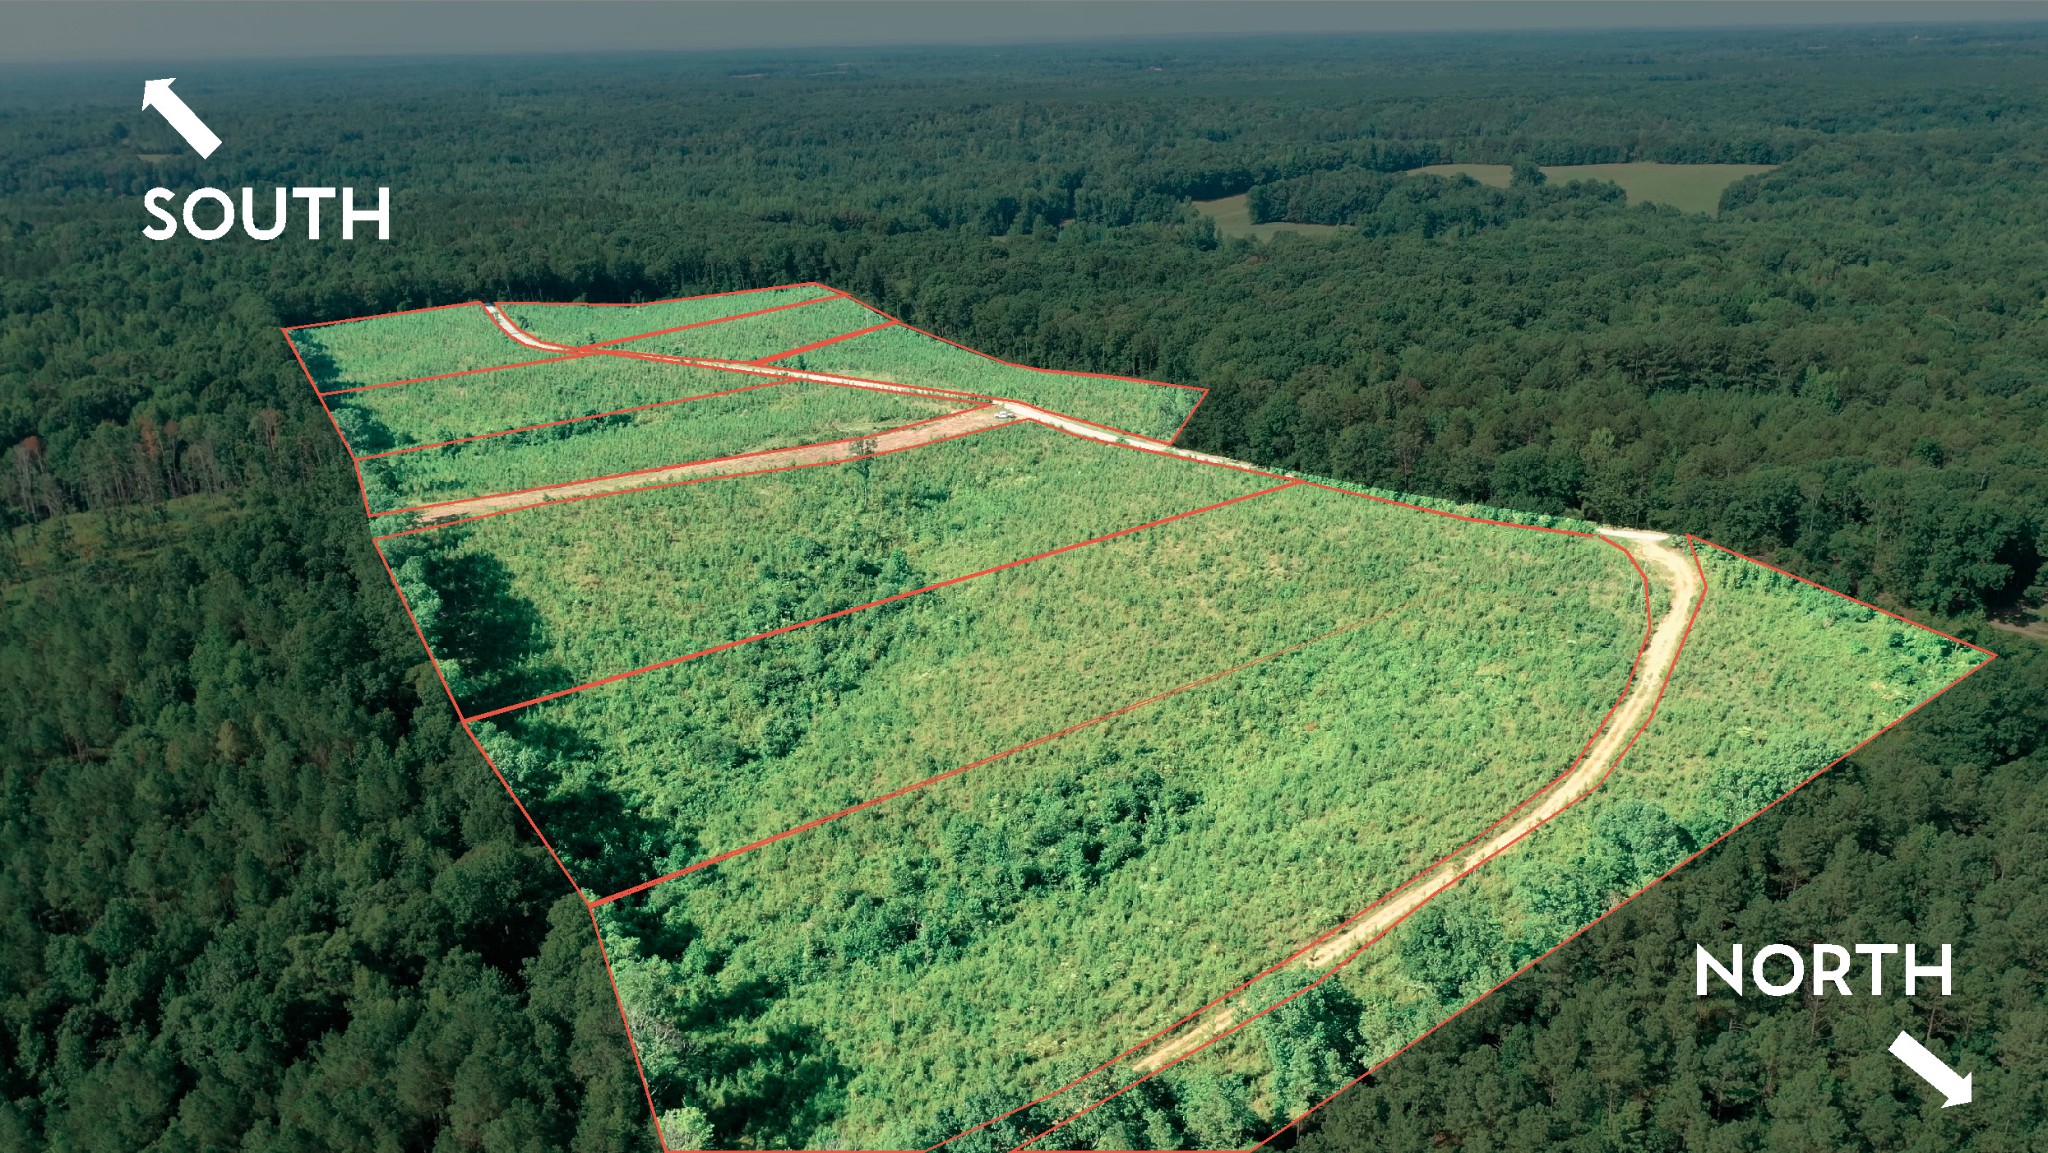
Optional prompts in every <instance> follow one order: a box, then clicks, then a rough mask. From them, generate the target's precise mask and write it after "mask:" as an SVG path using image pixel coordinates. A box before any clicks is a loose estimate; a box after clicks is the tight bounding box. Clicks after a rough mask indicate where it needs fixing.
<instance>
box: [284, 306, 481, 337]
mask: <svg viewBox="0 0 2048 1153" xmlns="http://www.w3.org/2000/svg"><path fill="white" fill-rule="evenodd" d="M475 303H476V301H474V300H458V301H456V302H455V303H453V304H429V305H424V306H422V307H420V308H398V309H393V310H392V311H390V312H373V313H371V314H370V315H368V316H344V317H342V318H341V319H340V320H314V321H309V322H307V323H305V324H287V325H285V326H284V327H282V328H281V329H279V331H280V332H297V331H298V330H300V329H302V328H326V327H327V326H328V325H330V324H354V323H355V322H356V321H358V320H382V319H384V318H385V317H387V316H410V315H412V314H413V313H415V312H439V311H440V310H441V309H444V308H461V307H463V306H464V305H469V304H475ZM287 339H289V338H287Z"/></svg>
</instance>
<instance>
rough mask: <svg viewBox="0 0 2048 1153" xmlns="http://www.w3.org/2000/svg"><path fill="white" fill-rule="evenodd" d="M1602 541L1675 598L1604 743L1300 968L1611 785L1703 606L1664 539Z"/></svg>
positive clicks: (1387, 922) (1170, 1046)
mask: <svg viewBox="0 0 2048 1153" xmlns="http://www.w3.org/2000/svg"><path fill="white" fill-rule="evenodd" d="M1601 535H1603V536H1607V537H1610V538H1618V539H1620V540H1622V541H1625V542H1627V546H1629V547H1631V551H1633V552H1635V553H1636V555H1638V556H1639V557H1641V558H1642V559H1644V560H1647V561H1649V562H1650V563H1651V565H1652V566H1653V567H1654V568H1655V569H1656V571H1657V572H1658V574H1660V581H1659V583H1661V584H1663V585H1665V587H1666V589H1667V591H1669V593H1670V594H1671V599H1670V603H1669V606H1668V607H1667V608H1666V609H1665V611H1664V616H1663V619H1661V620H1659V621H1658V622H1657V624H1656V627H1655V628H1654V629H1653V630H1652V632H1651V634H1650V641H1649V644H1648V645H1647V646H1646V647H1645V648H1644V650H1643V653H1642V657H1641V660H1640V662H1639V664H1638V668H1637V671H1636V676H1635V680H1634V681H1633V683H1632V684H1631V685H1630V687H1629V690H1628V693H1627V695H1626V696H1624V697H1623V699H1622V701H1621V703H1620V704H1619V705H1617V706H1616V707H1615V710H1614V712H1613V713H1611V714H1610V715H1609V716H1608V718H1607V721H1606V723H1605V724H1604V725H1603V726H1602V728H1601V729H1600V732H1599V736H1598V738H1597V739H1596V740H1595V741H1594V742H1593V744H1592V746H1591V747H1590V748H1589V749H1588V750H1587V751H1586V755H1585V756H1584V757H1582V758H1581V759H1580V760H1579V763H1578V765H1577V766H1576V767H1575V768H1573V769H1572V770H1571V772H1570V773H1569V774H1567V775H1566V776H1565V777H1563V778H1562V779H1560V780H1558V781H1556V782H1553V783H1552V784H1551V785H1550V786H1548V787H1547V789H1546V790H1545V791H1544V792H1543V793H1541V794H1539V799H1538V800H1537V801H1536V803H1534V804H1532V805H1529V806H1528V807H1527V808H1524V809H1521V810H1520V811H1518V812H1516V813H1515V814H1514V815H1513V816H1512V819H1508V820H1505V821H1503V822H1502V823H1501V824H1500V825H1498V826H1496V827H1495V828H1493V829H1491V830H1489V831H1488V832H1487V833H1486V834H1484V835H1482V837H1481V839H1480V840H1479V841H1478V842H1477V843H1475V844H1473V845H1471V846H1469V847H1467V848H1466V849H1465V850H1463V851H1461V852H1459V853H1457V854H1455V855H1454V856H1452V857H1451V858H1450V859H1448V860H1446V861H1444V862H1443V863H1442V864H1440V865H1438V866H1436V867H1435V868H1433V869H1431V870H1430V871H1429V872H1428V873H1427V874H1425V875H1423V876H1421V877H1418V878H1417V879H1416V880H1415V881H1413V882H1410V883H1409V884H1408V885H1406V886H1403V887H1402V888H1400V889H1398V890H1396V891H1395V892H1394V894H1393V895H1391V896H1389V897H1388V898H1386V899H1385V900H1384V901H1383V902H1382V903H1381V904H1379V905H1377V906H1374V907H1373V908H1372V911H1371V912H1369V913H1367V914H1366V915H1364V916H1362V917H1360V918H1358V919H1357V920H1355V921H1353V922H1351V923H1350V924H1349V925H1346V926H1344V928H1343V929H1342V930H1341V931H1339V932H1337V933H1334V934H1332V935H1331V936H1329V937H1328V938H1326V939H1324V940H1322V941H1319V942H1317V943H1315V944H1314V945H1312V946H1311V947H1310V948H1308V949H1306V950H1305V951H1303V952H1302V953H1301V954H1300V956H1299V957H1297V958H1296V959H1295V963H1296V964H1299V965H1303V966H1306V967H1308V968H1311V969H1326V968H1329V967H1330V966H1332V965H1335V964H1337V963H1338V962H1340V961H1342V960H1343V959H1344V958H1345V957H1347V956H1349V955H1350V954H1352V953H1353V952H1354V951H1356V950H1359V949H1362V948H1364V947H1366V946H1368V945H1371V944H1372V943H1373V942H1375V941H1376V940H1377V939H1379V938H1380V937H1382V936H1384V935H1385V934H1386V933H1387V931H1388V930H1390V929H1392V928H1393V927H1394V926H1395V925H1397V924H1399V923H1400V922H1401V921H1402V920H1403V919H1405V918H1406V917H1407V916H1408V915H1409V914H1411V913H1413V912H1414V911H1415V910H1417V909H1419V908H1421V907H1422V906H1423V905H1424V904H1426V903H1428V902H1429V901H1430V900H1431V899H1432V898H1434V897H1436V896H1438V895H1439V894H1441V893H1443V892H1444V890H1446V889H1448V888H1450V887H1451V886H1452V885H1454V884H1456V883H1457V882H1458V880H1459V878H1461V877H1462V876H1464V875H1465V874H1466V873H1468V872H1470V871H1471V870H1473V869H1475V868H1477V867H1479V865H1481V864H1483V863H1484V862H1486V861H1487V860H1488V859H1490V858H1492V857H1494V856H1497V855H1499V854H1500V853H1502V852H1505V851H1506V850H1507V849H1508V848H1510V847H1511V846H1513V845H1514V844H1515V842H1517V841H1519V840H1521V839H1522V838H1523V837H1524V836H1527V835H1528V834H1529V832H1530V831H1531V830H1533V829H1535V828H1536V827H1537V826H1538V825H1541V824H1543V823H1544V822H1545V821H1548V820H1549V819H1550V818H1552V817H1554V816H1556V815H1557V814H1559V813H1561V812H1563V811H1564V810H1565V809H1566V808H1568V807H1569V806H1570V805H1571V804H1572V803H1573V802H1575V801H1577V800H1579V799H1580V798H1582V797H1584V796H1585V795H1586V794H1588V793H1590V792H1592V791H1593V790H1594V789H1595V788H1597V787H1598V786H1599V784H1600V782H1601V781H1603V780H1605V779H1606V777H1607V774H1608V772H1609V770H1611V769H1612V768H1613V767H1614V765H1615V764H1616V762H1617V761H1619V760H1620V758H1621V755H1622V754H1623V753H1624V752H1626V751H1627V750H1628V747H1629V744H1630V742H1631V740H1632V739H1633V738H1634V736H1635V733H1636V731H1637V730H1638V729H1640V728H1641V727H1642V725H1643V722H1644V721H1645V720H1646V719H1647V718H1648V717H1649V714H1650V710H1651V709H1652V708H1653V707H1654V706H1655V705H1656V702H1657V699H1658V697H1659V695H1660V694H1661V693H1662V692H1663V689H1664V684H1665V682H1666V680H1667V679H1668V678H1669V677H1670V675H1671V670H1672V668H1673V666H1674V665H1675V664H1676V662H1677V657H1678V650H1679V646H1680V644H1681V643H1682V642H1683V640H1684V638H1685V632H1686V626H1687V625H1688V623H1689V622H1690V621H1691V618H1692V613H1693V609H1694V607H1695V606H1696V605H1697V604H1698V603H1699V597H1700V577H1699V573H1698V571H1697V570H1696V569H1695V568H1694V566H1693V560H1692V557H1691V556H1690V555H1688V553H1687V552H1686V551H1685V550H1681V549H1675V548H1672V547H1671V546H1669V545H1667V544H1665V543H1664V540H1665V534H1663V533H1656V532H1646V531H1642V530H1636V529H1611V528H1610V529H1602V530H1601ZM1249 1011H1250V1009H1249V1004H1248V1003H1228V1002H1226V1003H1225V1004H1222V1005H1219V1006H1217V1007H1216V1008H1215V1009H1214V1010H1212V1011H1210V1012H1209V1013H1207V1014H1206V1015H1204V1016H1202V1017H1201V1018H1198V1019H1197V1020H1196V1021H1194V1022H1193V1023H1191V1025H1190V1027H1188V1028H1186V1029H1184V1030H1183V1031H1181V1032H1180V1033H1178V1034H1176V1035H1174V1036H1172V1037H1169V1038H1167V1039H1166V1040H1165V1041H1164V1042H1162V1043H1160V1044H1158V1045H1156V1046H1155V1047H1153V1048H1152V1049H1151V1050H1150V1051H1149V1052H1147V1053H1145V1054H1144V1055H1143V1056H1141V1057H1139V1058H1138V1059H1137V1060H1135V1061H1134V1062H1132V1067H1134V1068H1135V1069H1136V1070H1137V1071H1139V1072H1140V1073H1151V1072H1153V1071H1155V1070H1157V1069H1160V1068H1163V1067H1164V1066H1166V1065H1168V1064H1170V1063H1171V1062H1173V1061H1174V1060H1176V1059H1178V1058H1180V1057H1184V1056H1186V1055H1188V1054H1189V1053H1191V1052H1193V1051H1194V1050H1196V1049H1198V1048H1200V1047H1201V1046H1202V1045H1204V1044H1205V1043H1207V1042H1209V1041H1211V1040H1214V1039H1215V1038H1217V1037H1219V1036H1221V1035H1222V1034H1223V1033H1225V1032H1227V1031H1229V1030H1230V1028H1231V1027H1232V1026H1234V1025H1236V1024H1237V1023H1238V1022H1239V1021H1240V1020H1242V1019H1243V1018H1244V1017H1245V1016H1246V1015H1248V1013H1249Z"/></svg>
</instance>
